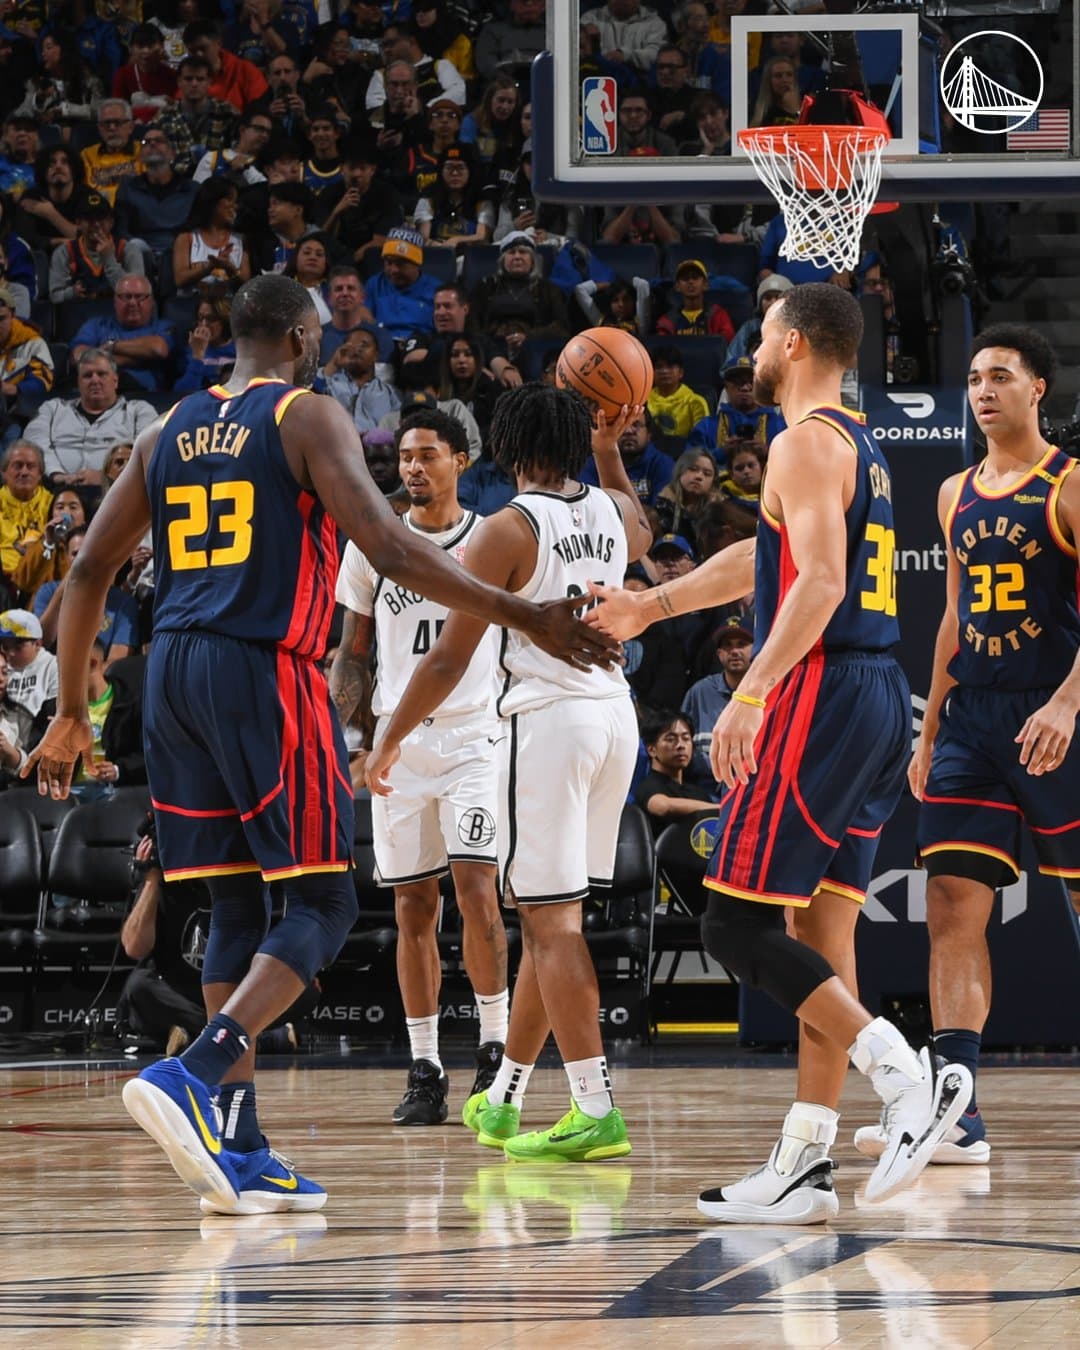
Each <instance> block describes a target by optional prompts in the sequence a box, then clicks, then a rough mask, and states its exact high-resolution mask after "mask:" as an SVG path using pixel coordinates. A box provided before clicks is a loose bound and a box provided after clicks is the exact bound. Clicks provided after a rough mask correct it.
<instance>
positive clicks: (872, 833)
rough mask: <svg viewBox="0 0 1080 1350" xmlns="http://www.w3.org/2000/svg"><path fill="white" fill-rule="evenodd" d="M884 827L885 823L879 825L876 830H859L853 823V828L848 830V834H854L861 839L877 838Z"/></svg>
mask: <svg viewBox="0 0 1080 1350" xmlns="http://www.w3.org/2000/svg"><path fill="white" fill-rule="evenodd" d="M884 828H885V826H884V825H879V826H878V827H877V829H876V830H857V829H856V828H855V826H854V825H852V827H851V829H850V830H848V834H853V835H855V836H856V837H857V838H859V839H876V838H877V837H878V835H879V834H880V833H881V831H882V830H883V829H884Z"/></svg>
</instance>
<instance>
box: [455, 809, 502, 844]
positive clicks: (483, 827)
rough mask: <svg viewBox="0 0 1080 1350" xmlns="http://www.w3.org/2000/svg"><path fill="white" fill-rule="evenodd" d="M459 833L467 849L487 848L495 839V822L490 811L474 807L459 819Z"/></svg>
mask: <svg viewBox="0 0 1080 1350" xmlns="http://www.w3.org/2000/svg"><path fill="white" fill-rule="evenodd" d="M457 832H458V838H459V839H460V840H461V842H462V843H463V844H464V845H465V846H466V848H486V847H487V846H488V844H490V843H491V842H492V840H493V839H494V838H495V821H494V820H493V819H492V816H491V813H490V811H485V810H484V808H483V807H482V806H474V807H473V808H472V810H471V811H465V812H464V813H463V814H462V815H461V816H460V817H459V818H458V825H457Z"/></svg>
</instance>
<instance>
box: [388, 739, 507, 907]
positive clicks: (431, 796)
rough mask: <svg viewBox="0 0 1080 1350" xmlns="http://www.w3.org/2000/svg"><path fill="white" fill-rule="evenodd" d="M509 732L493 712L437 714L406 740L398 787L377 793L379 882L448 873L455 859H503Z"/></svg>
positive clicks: (394, 774)
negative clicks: (500, 748) (502, 751)
mask: <svg viewBox="0 0 1080 1350" xmlns="http://www.w3.org/2000/svg"><path fill="white" fill-rule="evenodd" d="M386 720H387V719H385V718H380V720H379V730H380V731H381V729H382V727H383V726H384V725H385V722H386ZM501 734H502V731H501V728H500V724H499V723H498V722H496V721H494V720H493V719H491V718H489V717H482V718H477V719H475V720H473V721H470V722H466V723H464V724H460V723H456V720H455V719H451V718H438V717H436V718H432V719H429V720H428V722H427V723H421V725H420V726H418V727H417V728H416V730H415V731H413V732H412V733H411V734H410V735H409V736H407V737H406V738H405V740H404V741H403V742H402V745H401V758H400V760H399V761H398V762H397V764H395V765H394V767H393V769H392V770H391V773H390V782H391V783H392V784H393V788H394V791H393V792H392V793H391V794H390V796H389V797H372V799H371V820H372V827H373V834H374V844H375V876H376V880H377V881H379V882H381V883H382V884H383V885H386V886H403V885H405V884H406V883H407V882H410V881H419V880H421V879H422V878H424V877H436V876H442V875H443V873H445V872H446V871H447V869H448V866H449V864H450V863H451V862H479V863H491V864H492V865H494V864H495V863H496V862H497V861H498V847H497V844H496V829H497V822H498V812H499V809H500V801H501V793H500V785H499V757H498V755H497V752H496V742H497V740H498V738H499V736H501ZM376 735H378V732H376Z"/></svg>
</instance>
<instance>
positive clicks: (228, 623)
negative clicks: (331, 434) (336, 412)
mask: <svg viewBox="0 0 1080 1350" xmlns="http://www.w3.org/2000/svg"><path fill="white" fill-rule="evenodd" d="M301 396H308V397H314V396H313V395H311V394H310V393H309V391H308V390H306V389H299V388H296V387H295V386H293V385H289V384H286V383H285V382H284V381H283V380H252V381H251V382H250V383H249V384H248V385H247V387H246V388H245V389H244V390H243V391H242V392H240V393H235V394H232V393H229V392H228V390H226V389H222V388H220V387H217V386H215V387H214V388H211V389H207V390H204V391H202V392H200V393H197V394H191V395H189V396H188V397H187V398H185V399H182V400H181V401H180V402H179V403H177V404H176V405H175V406H174V407H173V409H172V411H171V412H170V413H168V414H167V415H166V418H165V422H164V424H163V426H162V428H161V430H160V432H159V433H158V438H157V444H156V445H155V447H154V451H153V454H152V455H151V456H150V462H149V463H148V465H147V469H146V487H147V494H148V496H149V498H150V506H151V512H152V518H153V540H154V577H155V584H154V630H155V632H165V631H170V630H171V631H174V632H183V631H189V630H192V629H201V630H203V631H205V632H211V633H222V634H224V635H225V636H227V637H232V638H239V639H240V640H241V641H244V642H257V643H265V644H267V645H273V646H277V647H279V648H281V649H283V650H285V651H290V652H294V653H295V654H296V655H297V656H300V657H305V658H308V659H312V660H318V659H319V658H320V657H321V656H322V654H323V652H324V650H325V648H326V636H327V633H328V632H329V628H330V620H331V618H332V617H333V612H334V578H335V577H336V575H337V568H338V546H337V527H336V526H335V524H334V521H333V520H332V518H331V517H330V516H328V515H327V513H326V511H325V510H324V509H323V506H322V504H321V502H320V501H319V499H318V498H317V497H316V496H315V494H314V493H313V492H310V491H308V490H307V489H306V488H304V487H302V486H301V485H300V484H299V483H298V482H297V481H296V478H295V477H294V476H293V473H292V470H291V469H290V468H289V464H288V461H287V460H286V458H285V452H284V450H283V448H282V444H281V432H280V425H281V420H282V418H283V417H284V416H285V413H286V411H287V410H288V408H289V406H290V405H291V404H292V403H293V401H294V400H295V399H297V398H299V397H301Z"/></svg>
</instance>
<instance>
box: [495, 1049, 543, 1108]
mask: <svg viewBox="0 0 1080 1350" xmlns="http://www.w3.org/2000/svg"><path fill="white" fill-rule="evenodd" d="M532 1071H533V1065H531V1064H518V1063H517V1061H516V1060H513V1059H508V1058H507V1057H506V1055H503V1057H502V1063H501V1064H500V1065H499V1069H498V1072H497V1073H496V1075H495V1081H494V1082H493V1083H492V1085H491V1086H490V1087H489V1088H488V1090H487V1099H488V1104H489V1105H491V1106H502V1105H503V1104H504V1103H506V1102H509V1103H510V1105H511V1106H516V1107H517V1109H518V1110H519V1111H520V1110H521V1108H522V1106H523V1105H524V1102H525V1089H526V1088H527V1087H528V1086H529V1077H530V1075H531V1074H532Z"/></svg>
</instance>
